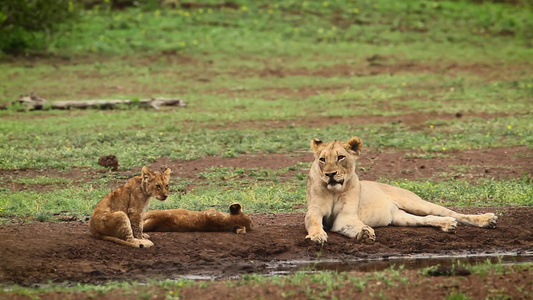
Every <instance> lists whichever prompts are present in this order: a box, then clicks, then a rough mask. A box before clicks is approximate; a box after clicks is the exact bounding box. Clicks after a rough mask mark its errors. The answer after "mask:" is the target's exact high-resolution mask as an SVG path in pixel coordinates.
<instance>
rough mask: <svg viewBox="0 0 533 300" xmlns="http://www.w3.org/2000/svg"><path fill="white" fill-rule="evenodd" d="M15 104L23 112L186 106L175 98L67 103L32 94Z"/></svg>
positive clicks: (72, 101) (76, 101)
mask: <svg viewBox="0 0 533 300" xmlns="http://www.w3.org/2000/svg"><path fill="white" fill-rule="evenodd" d="M15 103H20V104H22V105H23V106H24V108H25V110H48V109H71V108H78V109H87V108H97V109H114V108H116V107H117V106H119V105H130V106H138V107H144V108H153V109H159V108H160V107H161V106H179V107H185V106H187V104H186V103H185V101H184V100H181V99H177V98H171V99H168V98H150V99H143V100H128V99H111V100H105V99H104V100H68V101H54V102H46V99H44V98H41V97H39V96H37V95H34V94H33V93H30V94H29V95H27V96H24V95H21V96H20V97H19V99H17V101H15V102H14V103H13V104H15Z"/></svg>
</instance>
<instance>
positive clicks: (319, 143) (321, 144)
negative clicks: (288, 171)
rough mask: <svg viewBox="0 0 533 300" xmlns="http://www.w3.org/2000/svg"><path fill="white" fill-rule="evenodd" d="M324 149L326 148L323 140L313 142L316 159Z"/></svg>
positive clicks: (315, 139)
mask: <svg viewBox="0 0 533 300" xmlns="http://www.w3.org/2000/svg"><path fill="white" fill-rule="evenodd" d="M322 147H324V142H322V141H321V140H319V139H317V138H314V139H312V140H311V149H312V150H313V152H314V153H315V159H316V158H318V153H319V152H320V150H322Z"/></svg>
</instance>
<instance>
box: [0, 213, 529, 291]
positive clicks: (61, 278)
mask: <svg viewBox="0 0 533 300" xmlns="http://www.w3.org/2000/svg"><path fill="white" fill-rule="evenodd" d="M459 211H462V212H471V213H480V212H494V213H496V214H498V215H499V220H498V226H497V228H496V229H480V228H472V227H464V226H461V227H459V228H458V230H457V233H455V234H447V233H443V232H440V231H439V230H437V229H434V228H427V227H424V228H403V227H385V228H377V229H376V235H377V241H376V243H375V244H373V245H366V244H360V243H357V242H355V241H354V240H350V239H347V238H344V237H342V236H340V235H338V234H333V233H330V234H329V237H330V238H329V240H328V242H327V244H325V245H324V246H323V247H321V246H319V245H316V244H314V243H311V242H309V241H307V240H305V239H304V237H305V235H306V232H305V228H304V226H303V217H304V214H303V213H302V212H295V213H278V214H253V215H252V218H253V220H254V222H255V227H254V229H253V230H252V231H251V232H249V233H247V234H245V235H237V234H234V233H229V232H228V233H201V232H197V233H158V232H154V233H151V237H152V241H153V242H154V243H155V246H154V247H151V248H148V249H133V248H125V247H123V246H119V245H116V244H113V243H110V242H105V241H101V240H95V239H93V238H92V237H91V236H90V235H89V233H88V230H87V222H85V221H73V222H43V223H41V222H34V223H29V224H23V225H16V226H14V225H7V226H1V227H0V233H1V234H0V235H1V236H2V239H1V241H0V257H2V259H1V260H0V267H1V268H0V269H1V272H0V283H1V284H19V285H24V286H35V285H39V284H45V283H48V282H50V281H52V282H68V283H93V284H102V283H105V282H107V281H110V280H113V281H130V280H139V281H144V280H147V279H164V278H179V277H180V276H185V277H189V278H194V276H197V278H215V279H229V278H232V277H234V276H242V275H244V274H249V273H260V274H273V273H275V271H277V270H285V269H286V267H287V265H291V264H294V263H296V262H298V261H300V262H301V261H309V260H315V259H320V260H326V261H327V260H335V261H339V262H343V263H341V264H339V266H341V265H345V264H347V263H349V262H355V263H356V264H362V263H363V262H364V261H365V260H376V259H385V260H387V259H388V258H391V257H398V256H403V257H404V258H405V259H406V261H409V259H410V258H411V259H412V258H413V255H422V254H433V255H436V254H438V255H468V254H495V253H504V252H510V253H514V254H517V255H525V256H528V257H529V258H531V255H532V253H531V249H533V228H532V227H531V226H530V225H531V224H530V223H531V214H533V208H532V207H498V208H491V207H487V208H468V209H459ZM400 263H401V261H398V262H397V264H400ZM283 266H285V269H284V268H283ZM337 268H338V267H337ZM294 270H295V269H294ZM370 270H371V268H370ZM366 271H369V270H366ZM532 275H533V274H532V272H531V271H528V272H525V273H519V274H518V275H516V276H521V278H522V279H517V280H519V282H524V281H521V280H524V279H525V280H526V281H525V282H528V281H531V279H532ZM405 276H416V273H412V272H407V273H406V275H405ZM513 276H515V275H513ZM515 283H516V282H512V281H511V282H509V286H507V285H506V288H509V289H510V288H511V287H512V286H514V285H515ZM500 284H502V283H501V282H500ZM278 288H279V287H278ZM191 292H192V291H191ZM56 296H57V295H56ZM216 296H217V294H213V295H212V297H213V299H214V298H216Z"/></svg>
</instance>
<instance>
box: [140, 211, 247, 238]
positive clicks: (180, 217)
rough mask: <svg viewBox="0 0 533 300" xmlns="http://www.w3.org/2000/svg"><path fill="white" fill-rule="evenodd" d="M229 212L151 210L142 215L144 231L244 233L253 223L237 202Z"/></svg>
mask: <svg viewBox="0 0 533 300" xmlns="http://www.w3.org/2000/svg"><path fill="white" fill-rule="evenodd" d="M229 211H230V213H229V214H228V213H222V212H219V211H217V210H214V209H208V210H204V211H191V210H187V209H181V208H180V209H169V210H151V211H149V212H147V213H146V214H145V215H144V223H143V227H144V231H179V232H192V231H233V232H235V233H239V234H244V233H246V230H250V229H251V228H252V227H253V226H254V224H253V222H252V219H251V218H250V217H249V216H248V215H246V214H244V213H243V211H242V207H241V205H240V204H239V203H234V204H232V205H231V206H230V207H229Z"/></svg>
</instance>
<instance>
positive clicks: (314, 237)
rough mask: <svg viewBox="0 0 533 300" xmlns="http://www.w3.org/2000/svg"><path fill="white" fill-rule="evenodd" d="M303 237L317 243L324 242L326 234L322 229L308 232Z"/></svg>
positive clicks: (326, 237) (326, 239)
mask: <svg viewBox="0 0 533 300" xmlns="http://www.w3.org/2000/svg"><path fill="white" fill-rule="evenodd" d="M305 238H306V239H309V240H311V241H313V242H316V243H319V244H324V243H325V242H327V241H328V234H327V233H326V232H325V231H324V230H322V231H319V232H315V233H313V234H308V235H307V236H306V237H305Z"/></svg>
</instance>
